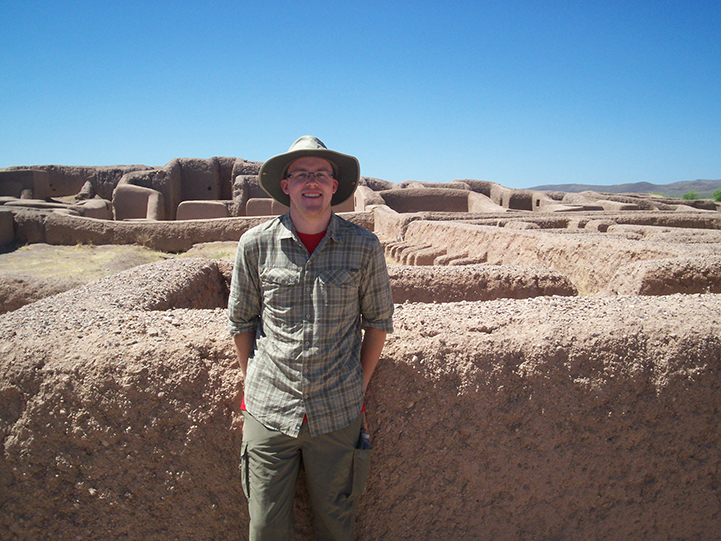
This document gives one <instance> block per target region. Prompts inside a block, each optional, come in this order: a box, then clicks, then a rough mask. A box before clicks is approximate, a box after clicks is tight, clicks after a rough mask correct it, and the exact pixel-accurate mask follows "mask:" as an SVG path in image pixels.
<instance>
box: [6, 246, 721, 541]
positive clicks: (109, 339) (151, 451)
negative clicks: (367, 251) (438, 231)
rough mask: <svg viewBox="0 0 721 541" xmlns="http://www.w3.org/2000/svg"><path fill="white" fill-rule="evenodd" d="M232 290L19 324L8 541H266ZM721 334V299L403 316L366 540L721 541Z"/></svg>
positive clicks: (145, 298) (160, 271)
mask: <svg viewBox="0 0 721 541" xmlns="http://www.w3.org/2000/svg"><path fill="white" fill-rule="evenodd" d="M229 271H230V268H229V265H228V264H225V263H218V262H215V261H208V260H192V259H189V260H171V261H163V262H161V263H156V264H152V265H145V266H142V267H137V268H135V269H132V270H130V271H126V272H124V273H121V274H118V275H115V276H111V277H108V278H105V279H103V280H100V281H98V282H94V283H92V284H89V285H87V286H84V287H81V288H78V289H75V290H72V291H68V292H66V293H63V294H60V295H57V296H55V297H51V298H48V299H45V300H44V301H41V302H37V303H34V304H31V305H27V306H25V307H23V308H20V309H19V310H17V311H15V312H12V313H9V314H5V315H3V316H0V434H2V440H3V452H2V454H0V538H3V539H13V538H17V539H54V540H57V541H65V540H68V541H70V540H73V541H74V540H75V539H77V537H78V536H83V537H84V538H91V539H94V538H103V539H106V538H107V539H127V540H129V541H133V540H138V541H140V540H143V541H145V540H158V541H160V540H162V541H165V540H167V539H176V538H177V539H193V540H199V541H203V540H211V539H228V540H240V539H246V532H247V504H246V502H245V499H244V497H243V495H242V491H241V488H240V483H239V472H238V468H239V449H240V441H241V437H242V419H241V417H240V415H239V413H238V407H239V403H240V398H241V392H242V381H241V379H240V375H239V371H238V365H237V362H236V361H235V354H234V351H233V347H232V344H231V341H230V339H229V337H228V335H227V331H226V328H225V321H226V315H225V309H224V308H223V306H224V305H225V302H226V300H227V279H228V276H229ZM719 314H721V296H720V295H713V294H707V295H673V296H668V297H634V298H624V297H618V298H612V297H605V298H588V297H585V298H584V297H541V298H537V299H525V300H511V299H502V300H496V301H487V302H454V303H443V304H413V303H408V304H399V305H397V307H396V314H395V333H394V334H393V335H392V336H391V337H390V339H389V341H388V344H387V346H386V348H385V350H384V352H383V355H382V358H381V360H380V363H379V366H378V369H377V371H376V373H375V374H374V376H373V379H372V381H371V385H370V388H369V391H368V395H367V414H366V416H367V422H368V426H369V429H370V432H371V435H372V442H373V447H374V449H373V456H372V468H371V474H370V478H369V481H368V488H367V490H366V493H365V494H364V495H363V496H362V497H361V501H360V511H359V518H358V526H357V528H358V538H359V539H364V540H375V539H377V540H389V539H418V540H426V539H476V540H485V539H489V540H490V539H589V540H594V539H702V540H703V539H713V538H715V537H716V532H718V531H719V528H720V527H721V518H720V517H721V483H719V477H718V475H719V471H720V470H721V456H719V453H718V452H717V450H718V448H719V446H720V445H721V425H720V424H719V423H718V411H719V410H720V409H721V366H720V363H721V317H720V316H719ZM304 494H305V487H304V484H301V487H300V492H299V495H298V497H297V499H296V504H295V508H296V517H297V527H298V531H299V539H311V538H312V537H311V535H310V529H309V510H308V507H307V504H306V500H305V499H304V497H303V496H304Z"/></svg>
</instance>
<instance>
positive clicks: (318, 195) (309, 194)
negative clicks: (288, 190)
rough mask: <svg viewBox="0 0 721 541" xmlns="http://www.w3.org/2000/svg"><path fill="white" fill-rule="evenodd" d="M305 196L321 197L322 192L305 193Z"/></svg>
mask: <svg viewBox="0 0 721 541" xmlns="http://www.w3.org/2000/svg"><path fill="white" fill-rule="evenodd" d="M303 197H311V198H318V197H320V194H319V193H304V194H303Z"/></svg>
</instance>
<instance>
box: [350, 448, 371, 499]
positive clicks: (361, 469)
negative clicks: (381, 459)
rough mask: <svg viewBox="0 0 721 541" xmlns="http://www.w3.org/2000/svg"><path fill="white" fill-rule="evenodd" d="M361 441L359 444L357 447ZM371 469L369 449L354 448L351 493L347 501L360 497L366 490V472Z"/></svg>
mask: <svg viewBox="0 0 721 541" xmlns="http://www.w3.org/2000/svg"><path fill="white" fill-rule="evenodd" d="M361 445H362V441H361V442H359V446H361ZM370 467H371V450H370V448H366V449H364V448H358V447H357V448H356V449H355V451H354V454H353V491H352V492H351V495H350V497H349V499H351V500H353V499H356V498H358V497H360V495H361V494H363V491H364V490H365V488H366V482H367V481H368V472H369V471H370Z"/></svg>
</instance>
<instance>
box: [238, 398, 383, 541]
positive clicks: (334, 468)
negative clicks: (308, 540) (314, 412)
mask: <svg viewBox="0 0 721 541" xmlns="http://www.w3.org/2000/svg"><path fill="white" fill-rule="evenodd" d="M243 415H244V418H245V424H244V428H243V444H242V450H241V461H242V462H241V481H242V484H243V492H244V493H245V496H246V498H247V499H248V511H249V513H250V540H251V541H268V540H273V541H276V540H277V541H281V540H283V541H287V540H292V539H294V538H295V530H294V527H293V497H294V495H295V487H296V482H297V480H298V474H299V472H300V463H301V460H302V461H303V465H304V467H305V472H306V481H307V483H308V493H309V495H310V500H311V501H310V504H311V508H312V510H313V529H314V532H315V538H316V539H318V540H326V539H328V540H330V539H333V540H348V541H350V540H352V539H354V526H355V514H356V507H357V505H358V497H359V496H360V494H361V493H362V492H363V490H364V488H365V483H366V478H367V476H368V469H369V462H370V450H369V449H362V448H361V447H362V442H361V441H360V440H361V437H360V433H361V424H362V421H363V415H362V414H361V415H359V416H358V418H357V419H356V420H355V421H353V422H352V423H351V424H350V425H348V426H347V427H345V428H342V429H340V430H337V431H335V432H330V433H328V434H321V435H320V436H316V437H311V436H310V431H309V429H308V423H303V427H302V428H301V431H300V434H299V435H298V437H297V438H292V437H290V436H286V435H285V434H282V433H280V432H277V431H275V430H269V429H268V428H266V427H265V426H263V425H262V424H261V423H260V422H258V421H257V420H256V419H254V418H253V416H252V415H250V414H249V413H248V412H245V411H244V412H243Z"/></svg>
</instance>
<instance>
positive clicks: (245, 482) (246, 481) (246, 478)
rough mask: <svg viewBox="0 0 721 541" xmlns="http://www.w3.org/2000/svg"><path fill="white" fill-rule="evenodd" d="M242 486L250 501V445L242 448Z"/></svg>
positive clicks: (246, 497)
mask: <svg viewBox="0 0 721 541" xmlns="http://www.w3.org/2000/svg"><path fill="white" fill-rule="evenodd" d="M240 484H241V486H242V487H243V494H245V499H246V500H248V501H250V468H249V465H248V444H247V443H243V444H242V445H241V447H240Z"/></svg>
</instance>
